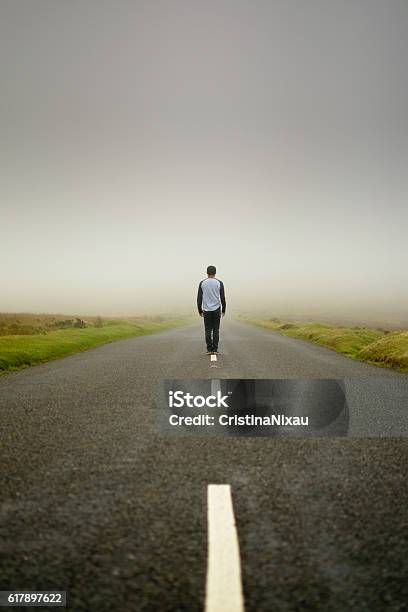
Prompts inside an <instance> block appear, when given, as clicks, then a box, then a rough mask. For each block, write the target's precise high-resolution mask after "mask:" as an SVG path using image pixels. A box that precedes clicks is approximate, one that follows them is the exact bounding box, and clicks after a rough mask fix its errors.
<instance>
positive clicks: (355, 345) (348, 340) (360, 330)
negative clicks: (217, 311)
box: [238, 314, 408, 372]
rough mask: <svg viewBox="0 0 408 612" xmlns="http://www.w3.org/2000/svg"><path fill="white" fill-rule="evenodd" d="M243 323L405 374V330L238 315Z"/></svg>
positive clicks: (407, 361)
mask: <svg viewBox="0 0 408 612" xmlns="http://www.w3.org/2000/svg"><path fill="white" fill-rule="evenodd" d="M238 318H239V319H240V320H241V321H243V322H245V323H251V324H253V325H258V326H260V327H265V328H266V329H270V330H271V331H275V332H279V333H280V334H282V335H283V336H290V337H292V338H298V339H300V340H306V341H309V342H314V343H316V344H321V345H323V346H327V347H329V348H332V349H334V350H336V351H338V352H339V353H343V354H345V355H347V356H348V357H352V358H353V359H359V360H361V361H367V362H369V363H372V364H375V365H379V366H384V367H390V368H394V369H396V370H399V371H401V372H408V331H406V330H403V331H395V332H388V331H387V330H380V329H371V328H368V327H342V326H335V325H327V324H324V323H314V322H310V323H305V322H303V321H283V320H280V319H277V318H270V319H267V318H257V317H254V316H251V315H243V314H241V315H238Z"/></svg>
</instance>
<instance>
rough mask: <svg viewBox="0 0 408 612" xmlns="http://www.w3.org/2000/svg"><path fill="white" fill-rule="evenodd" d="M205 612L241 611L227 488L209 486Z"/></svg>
mask: <svg viewBox="0 0 408 612" xmlns="http://www.w3.org/2000/svg"><path fill="white" fill-rule="evenodd" d="M207 512H208V560H207V583H206V595H205V612H243V611H244V598H243V593H242V580H241V560H240V556H239V543H238V535H237V530H236V526H235V517H234V509H233V506H232V498H231V487H230V485H215V484H211V485H208V493H207Z"/></svg>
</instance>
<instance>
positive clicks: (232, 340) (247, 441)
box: [0, 319, 408, 612]
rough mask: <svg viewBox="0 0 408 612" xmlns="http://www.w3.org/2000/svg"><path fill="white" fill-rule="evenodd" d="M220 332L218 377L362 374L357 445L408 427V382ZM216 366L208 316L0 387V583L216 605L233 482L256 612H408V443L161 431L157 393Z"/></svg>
mask: <svg viewBox="0 0 408 612" xmlns="http://www.w3.org/2000/svg"><path fill="white" fill-rule="evenodd" d="M221 334H222V341H221V345H220V350H221V355H220V359H219V361H218V363H217V365H218V366H219V367H218V368H217V370H216V377H217V378H229V377H231V378H274V377H276V378H285V377H288V378H294V377H297V378H298V377H305V378H320V377H322V378H341V377H346V378H347V379H352V378H354V379H355V386H354V387H353V389H354V391H353V393H354V395H353V398H352V401H351V404H352V406H351V424H352V427H353V428H354V429H353V432H354V433H355V435H356V436H358V435H364V428H365V427H366V426H367V427H368V429H369V430H370V431H376V432H377V433H378V434H380V433H381V432H383V433H384V432H385V435H387V436H390V435H398V431H399V432H401V435H402V434H403V433H404V430H403V427H404V425H405V420H406V418H405V412H404V405H405V410H406V394H405V395H404V393H405V392H406V389H407V386H406V381H407V380H408V377H407V376H404V375H401V374H396V373H394V372H391V371H389V370H384V369H380V368H376V367H374V366H369V365H367V364H364V363H359V362H356V361H353V360H350V359H347V358H346V357H344V356H342V355H339V354H337V353H335V352H333V351H331V350H329V349H325V348H322V347H318V346H315V345H312V344H308V343H305V342H302V341H298V340H295V339H291V338H285V337H282V336H280V335H278V334H276V333H272V332H269V331H266V330H263V329H260V328H256V327H253V326H250V325H245V324H243V323H239V322H236V321H232V320H228V319H225V320H223V322H222V330H221ZM214 372H215V370H213V369H210V367H209V359H208V356H206V355H205V345H204V342H203V330H202V322H199V324H195V325H191V326H188V327H185V328H179V329H175V330H171V331H167V332H162V333H160V334H156V335H152V336H144V337H139V338H134V339H129V340H124V341H120V342H116V343H113V344H109V345H105V346H102V347H99V348H96V349H93V350H90V351H87V352H84V353H79V354H76V355H72V356H70V357H67V358H65V359H61V360H57V361H54V362H50V363H48V364H44V365H41V366H36V367H33V368H29V369H27V370H24V371H21V372H18V373H12V374H9V375H6V376H3V377H1V378H0V411H1V429H2V433H1V448H0V465H1V488H0V490H1V512H0V538H1V549H0V550H1V559H0V572H1V585H0V588H1V589H3V590H4V589H23V588H27V589H38V590H45V589H63V590H66V591H67V594H68V607H69V609H72V610H75V611H77V612H81V611H86V612H89V611H94V610H95V611H98V612H104V611H108V610H109V611H121V612H122V611H126V612H131V611H137V612H139V611H149V612H150V611H156V610H157V611H160V612H166V611H172V612H176V611H177V612H179V611H184V610H185V611H188V612H194V611H196V610H197V611H198V610H203V609H204V598H205V578H206V555H207V531H206V530H207V514H206V513H207V507H206V499H207V498H206V496H207V486H208V484H211V483H212V484H226V485H230V487H231V493H232V498H233V504H234V510H235V519H236V528H237V534H238V540H239V547H240V554H241V564H242V583H243V593H244V602H245V610H246V611H247V612H250V611H253V612H266V611H268V612H269V611H272V610H277V611H280V610H282V611H286V610H288V611H289V610H298V609H304V610H324V611H325V612H327V611H331V610H333V611H338V610H349V611H356V612H357V611H358V612H362V611H364V610H367V611H368V610H370V612H372V611H376V610H378V611H384V610H390V611H391V610H392V611H395V610H406V609H407V607H406V602H407V601H408V586H407V575H408V556H407V554H406V550H407V544H408V519H407V516H408V514H407V508H408V484H407V478H406V465H407V460H408V443H407V441H406V439H404V438H400V439H395V438H391V437H385V438H383V439H379V438H377V439H363V438H358V437H351V438H338V439H284V438H281V439H271V438H233V437H231V438H195V437H189V438H174V437H169V436H167V437H165V436H163V435H161V434H160V433H159V432H158V430H157V426H156V404H155V398H156V394H157V388H158V385H159V382H160V381H161V380H162V379H163V378H184V379H188V378H214ZM362 379H365V381H364V382H363V381H362ZM390 389H391V391H392V394H393V397H392V398H391V400H392V401H391V404H390V398H389V393H390ZM387 393H388V404H387V402H386V401H385V400H384V398H386V395H387ZM376 398H377V399H376ZM378 398H380V399H378ZM393 406H394V407H395V410H394V412H393ZM366 412H367V414H369V416H368V417H367V419H366V418H365V416H364V414H365V413H366ZM404 418H405V420H404ZM367 422H368V425H366V423H367ZM394 422H396V423H397V424H398V425H397V426H395V425H393V423H394ZM387 423H391V425H387ZM376 427H377V430H378V431H377V430H376ZM384 428H385V429H384ZM395 431H396V432H397V433H395ZM14 609H17V608H14Z"/></svg>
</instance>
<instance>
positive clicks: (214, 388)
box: [211, 378, 221, 395]
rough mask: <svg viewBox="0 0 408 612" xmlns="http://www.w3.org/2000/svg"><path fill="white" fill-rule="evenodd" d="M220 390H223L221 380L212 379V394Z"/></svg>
mask: <svg viewBox="0 0 408 612" xmlns="http://www.w3.org/2000/svg"><path fill="white" fill-rule="evenodd" d="M218 391H221V381H220V379H219V378H212V379H211V395H217V393H218Z"/></svg>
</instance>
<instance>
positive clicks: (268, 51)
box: [0, 0, 408, 314]
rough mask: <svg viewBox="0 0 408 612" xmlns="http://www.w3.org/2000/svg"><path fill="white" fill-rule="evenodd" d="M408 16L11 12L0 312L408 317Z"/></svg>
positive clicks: (217, 7)
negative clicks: (201, 296) (221, 307)
mask: <svg viewBox="0 0 408 612" xmlns="http://www.w3.org/2000/svg"><path fill="white" fill-rule="evenodd" d="M407 28H408V3H407V2H406V0H401V1H393V0H390V1H388V2H383V1H377V0H359V1H357V2H356V1H354V0H338V1H335V0H333V1H331V2H327V0H319V1H317V0H311V1H310V2H304V1H303V0H298V1H295V0H294V1H287V0H282V1H280V2H279V1H273V0H271V1H269V0H265V1H261V0H257V1H254V0H251V1H249V0H248V1H247V2H243V1H241V0H230V1H226V0H214V1H204V0H200V1H194V0H185V1H180V0H171V1H170V0H169V1H159V0H153V1H152V0H146V1H137V0H134V1H133V0H132V1H130V0H129V1H125V0H120V1H119V2H113V1H104V0H96V1H89V0H83V1H79V0H69V1H65V2H63V1H61V2H55V0H26V1H24V0H1V1H0V83H1V96H0V133H1V140H0V156H1V159H0V207H1V216H0V222H1V234H0V236H1V238H0V270H1V274H0V311H36V312H80V313H88V314H93V313H95V314H131V313H137V312H147V311H149V310H151V311H157V310H166V309H171V308H173V309H175V308H180V309H183V310H188V309H191V308H192V307H194V300H195V296H196V289H197V285H198V282H199V281H200V279H202V278H203V277H204V276H205V268H206V266H207V265H208V264H214V265H216V266H217V268H218V275H219V277H220V278H222V279H223V281H224V283H225V287H226V293H227V299H228V303H229V305H230V306H231V307H235V308H241V307H242V308H246V307H263V306H265V307H270V308H271V310H273V309H281V310H282V309H289V310H290V309H292V310H296V311H298V312H299V311H301V310H302V308H303V309H305V310H308V309H309V310H311V309H315V310H316V309H319V308H321V309H322V310H331V311H333V312H334V311H336V310H338V311H341V310H342V309H346V310H347V309H348V310H350V312H351V311H353V309H355V310H356V312H357V310H360V311H361V310H362V309H363V310H364V309H366V310H367V312H368V311H378V312H384V313H390V312H402V311H405V310H406V304H407V298H408V284H407V282H406V267H407V266H406V264H407V246H406V244H407V227H408V223H407V222H408V212H407V210H408V208H407V195H408V178H407V161H408V156H407V150H408V127H407V109H408V76H407V75H408V73H407V66H406V60H407V55H408V37H407V31H408V30H407Z"/></svg>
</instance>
